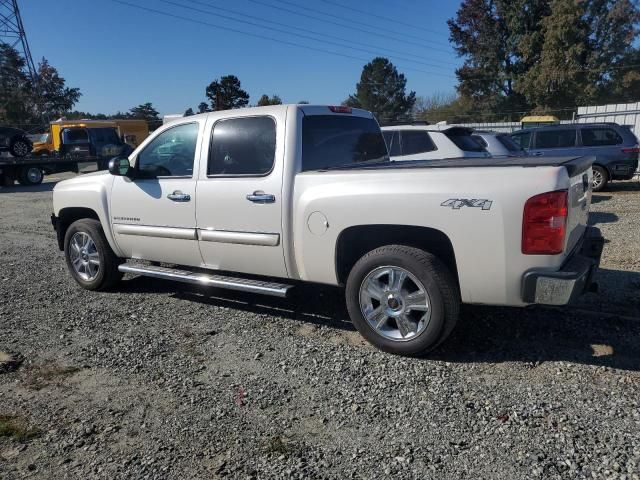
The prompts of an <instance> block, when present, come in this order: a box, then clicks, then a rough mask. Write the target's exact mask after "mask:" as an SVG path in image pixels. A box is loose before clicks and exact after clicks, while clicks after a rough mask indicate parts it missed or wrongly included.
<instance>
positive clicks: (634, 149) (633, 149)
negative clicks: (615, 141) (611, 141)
mask: <svg viewBox="0 0 640 480" xmlns="http://www.w3.org/2000/svg"><path fill="white" fill-rule="evenodd" d="M622 153H640V147H631V148H623V149H622Z"/></svg>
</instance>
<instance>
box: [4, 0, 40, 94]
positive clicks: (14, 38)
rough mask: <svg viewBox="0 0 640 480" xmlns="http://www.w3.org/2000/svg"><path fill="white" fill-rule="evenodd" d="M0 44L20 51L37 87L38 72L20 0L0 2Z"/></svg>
mask: <svg viewBox="0 0 640 480" xmlns="http://www.w3.org/2000/svg"><path fill="white" fill-rule="evenodd" d="M0 43H7V44H9V45H11V46H12V47H14V48H15V49H16V50H18V52H19V53H20V55H22V57H23V58H24V60H25V62H26V67H27V70H28V71H29V76H30V77H31V82H32V83H33V85H34V86H37V84H38V72H37V70H36V67H35V64H34V63H33V58H32V57H31V50H30V49H29V42H27V34H26V33H25V31H24V25H23V24H22V17H21V16H20V9H19V8H18V0H0Z"/></svg>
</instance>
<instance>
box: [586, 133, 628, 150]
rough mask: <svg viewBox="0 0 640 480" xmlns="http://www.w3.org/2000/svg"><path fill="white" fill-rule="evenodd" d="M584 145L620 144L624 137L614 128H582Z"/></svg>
mask: <svg viewBox="0 0 640 480" xmlns="http://www.w3.org/2000/svg"><path fill="white" fill-rule="evenodd" d="M580 133H581V135H582V145H584V146H585V147H604V146H607V145H620V144H621V143H622V137H621V136H620V135H619V134H618V132H616V131H615V130H614V129H613V128H581V129H580Z"/></svg>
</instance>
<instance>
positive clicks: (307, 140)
mask: <svg viewBox="0 0 640 480" xmlns="http://www.w3.org/2000/svg"><path fill="white" fill-rule="evenodd" d="M385 159H388V154H387V146H386V145H385V143H384V139H383V137H382V133H381V132H380V128H379V127H378V124H377V123H376V122H375V120H373V119H371V118H363V117H352V116H339V115H307V116H305V117H304V118H303V119H302V171H303V172H304V171H307V170H321V169H324V168H331V167H338V166H346V165H350V164H354V163H361V162H369V161H376V160H385Z"/></svg>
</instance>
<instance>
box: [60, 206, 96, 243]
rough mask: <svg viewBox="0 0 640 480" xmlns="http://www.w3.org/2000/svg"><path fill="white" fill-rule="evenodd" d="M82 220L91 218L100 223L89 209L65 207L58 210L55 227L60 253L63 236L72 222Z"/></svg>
mask: <svg viewBox="0 0 640 480" xmlns="http://www.w3.org/2000/svg"><path fill="white" fill-rule="evenodd" d="M83 218H92V219H94V220H98V221H100V217H99V216H98V214H97V212H96V211H95V210H93V209H91V208H86V207H66V208H63V209H61V210H60V212H59V213H58V221H57V225H56V236H57V239H58V248H60V250H61V251H63V250H64V236H65V235H66V233H67V229H68V228H69V226H70V225H71V224H72V223H73V222H75V221H77V220H81V219H83Z"/></svg>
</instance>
